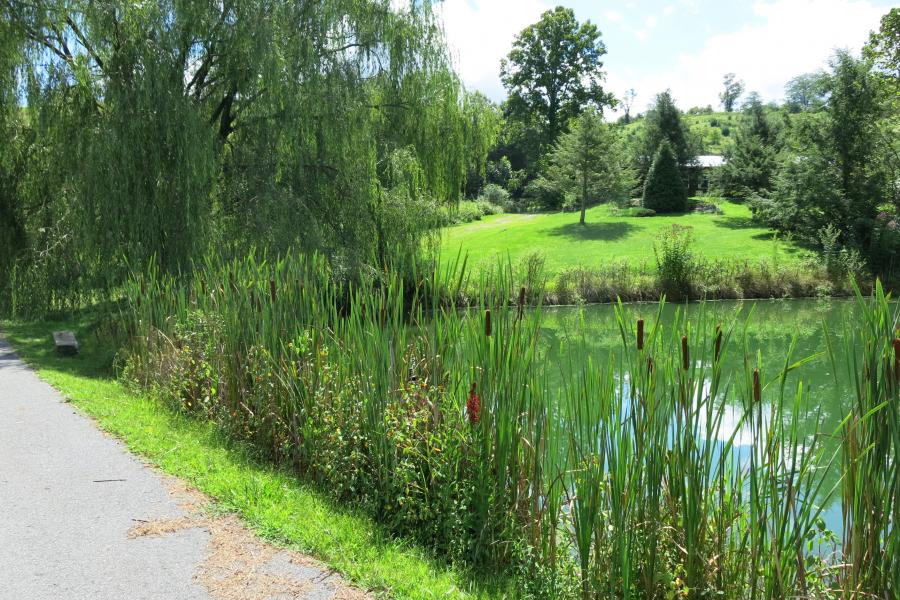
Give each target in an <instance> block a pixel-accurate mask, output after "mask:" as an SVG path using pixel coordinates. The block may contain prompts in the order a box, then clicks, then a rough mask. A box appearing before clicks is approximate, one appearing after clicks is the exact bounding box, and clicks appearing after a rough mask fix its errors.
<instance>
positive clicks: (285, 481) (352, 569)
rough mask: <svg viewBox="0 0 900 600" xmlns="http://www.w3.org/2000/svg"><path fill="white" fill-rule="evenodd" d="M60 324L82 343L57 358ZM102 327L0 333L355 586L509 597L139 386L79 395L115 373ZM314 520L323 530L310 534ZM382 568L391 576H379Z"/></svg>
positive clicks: (88, 317)
mask: <svg viewBox="0 0 900 600" xmlns="http://www.w3.org/2000/svg"><path fill="white" fill-rule="evenodd" d="M60 329H68V330H71V331H73V332H75V334H76V336H77V337H78V341H79V343H80V345H81V351H80V352H79V354H78V355H76V356H74V357H63V356H59V355H57V353H56V350H55V347H54V345H53V340H52V335H51V333H52V332H53V331H55V330H60ZM106 332H107V328H106V326H105V325H104V324H103V320H102V312H101V311H99V310H87V311H82V312H81V313H78V314H75V315H72V316H69V317H66V318H61V319H56V320H47V321H41V322H18V321H16V322H11V321H0V334H2V335H3V336H4V337H5V338H6V339H7V341H8V342H10V344H12V345H13V347H14V349H15V351H16V352H17V353H18V355H19V356H20V357H21V358H22V359H23V360H24V361H25V362H27V363H28V364H29V365H30V366H31V367H32V368H35V369H37V370H40V371H46V373H47V374H48V375H51V376H52V375H54V374H61V375H63V376H66V377H72V378H77V380H78V381H73V382H67V383H66V384H65V385H62V384H61V385H60V388H65V389H61V390H60V391H62V392H63V393H64V395H66V396H68V397H70V398H71V399H72V401H73V403H74V404H75V405H76V406H78V407H79V408H80V409H81V410H83V411H84V412H85V413H87V414H88V415H90V416H91V417H93V418H95V419H96V420H97V421H98V422H99V424H100V426H101V427H102V428H103V429H105V430H107V431H109V432H110V433H112V434H113V435H116V436H118V437H120V438H121V439H123V440H124V441H125V443H126V445H127V446H128V447H129V448H131V450H132V451H134V452H138V453H140V454H142V455H143V456H145V457H147V458H148V459H149V460H150V461H151V462H153V463H155V464H157V465H158V466H159V467H160V468H162V469H163V470H165V471H166V472H168V473H170V474H172V475H174V476H177V477H181V478H183V479H185V480H186V481H188V482H189V483H191V484H192V485H194V486H196V487H197V488H199V489H200V490H201V491H203V492H205V493H207V494H209V495H210V496H212V497H213V498H214V500H215V501H216V502H217V503H218V504H219V506H220V507H221V508H222V509H224V510H228V511H233V512H236V513H238V514H240V515H242V516H243V518H244V519H245V521H246V522H247V523H248V524H249V525H250V526H251V527H252V528H253V529H254V530H255V531H256V532H257V533H258V534H259V535H260V536H261V537H264V538H266V539H268V540H271V541H275V542H277V543H280V544H282V545H285V546H289V547H292V548H294V549H296V550H298V551H300V552H305V553H309V554H312V555H314V556H316V557H317V558H319V559H320V560H322V561H323V562H326V563H329V564H330V565H331V566H332V567H334V568H336V569H337V570H338V571H340V572H343V573H345V574H347V575H350V576H353V575H355V576H356V577H355V579H356V581H357V583H358V584H361V585H362V586H364V587H367V588H368V589H369V590H370V591H373V592H376V594H379V593H391V592H392V591H397V592H401V593H402V592H404V591H406V592H411V594H409V595H415V596H421V593H422V592H423V586H424V587H426V588H427V586H428V585H429V582H430V581H435V582H437V581H440V583H441V587H442V588H448V583H449V582H453V581H455V583H454V584H453V585H452V586H450V587H449V588H448V589H452V588H453V587H456V584H458V585H459V587H458V588H457V589H460V588H461V589H464V590H466V591H468V592H470V593H472V594H473V595H474V596H476V597H479V598H494V597H507V594H508V593H509V590H510V585H511V580H510V579H509V578H508V577H506V576H504V575H502V574H499V573H495V572H483V571H478V570H474V569H465V568H462V567H460V566H458V565H457V566H455V567H451V566H450V565H448V564H447V562H446V560H444V559H443V558H441V557H440V556H436V555H435V553H434V552H432V551H430V550H428V549H427V548H425V547H423V546H420V545H418V544H417V543H415V542H414V541H412V540H409V539H406V538H398V537H397V536H394V535H393V534H391V533H390V532H389V531H388V530H387V529H386V528H385V527H383V526H382V525H381V524H379V523H378V522H377V521H375V520H374V519H373V518H372V517H371V515H370V514H369V513H367V512H366V511H364V510H363V509H362V508H361V507H359V506H353V505H352V504H351V505H350V506H345V505H343V504H342V503H341V502H339V501H337V500H335V499H334V498H333V497H332V496H330V495H328V494H327V493H323V492H322V491H320V490H319V489H317V488H316V486H315V485H313V484H311V483H310V482H309V481H308V480H306V479H304V478H303V477H302V475H300V474H298V473H297V472H296V471H294V470H292V469H289V468H285V467H281V466H277V465H275V464H273V463H272V462H271V461H269V460H268V459H267V457H266V455H265V453H264V452H262V451H261V449H259V448H258V447H256V446H254V445H252V444H251V443H248V442H245V441H240V440H237V439H236V438H234V437H231V436H229V435H228V433H227V432H225V431H224V430H222V429H221V428H220V427H218V426H216V425H215V424H214V423H212V422H209V421H206V420H203V419H200V418H195V417H194V416H192V415H189V414H186V413H183V412H180V411H178V410H175V409H173V408H171V407H170V406H167V405H166V404H165V403H164V402H162V401H153V400H148V397H147V396H144V395H143V394H142V393H140V392H138V394H140V395H139V396H135V395H133V394H131V393H127V392H126V391H125V389H124V388H122V387H121V386H118V387H116V388H115V389H116V390H121V391H117V392H116V394H115V395H114V397H112V396H111V397H106V398H98V397H96V396H92V397H91V398H85V397H84V396H86V395H89V393H88V392H85V391H84V390H93V389H94V388H92V387H91V386H92V385H94V384H98V383H100V382H106V383H108V384H113V382H114V380H115V373H114V371H113V367H112V365H113V361H114V358H115V354H116V353H115V345H114V344H113V343H111V342H109V341H108V340H107V339H105V337H104V335H105V333H106ZM13 358H14V356H13V355H12V354H11V353H3V352H0V359H5V361H10V360H12V359H13ZM0 364H2V363H0ZM69 388H72V389H69ZM103 389H104V390H107V391H108V390H110V389H111V388H108V387H107V388H103ZM73 390H75V391H74V393H73ZM103 395H105V396H109V393H104V394H103ZM304 498H305V499H304ZM313 512H314V513H315V514H316V519H317V520H316V521H315V523H313V524H311V525H307V526H306V528H307V531H304V532H302V533H297V531H298V527H300V528H301V529H303V526H302V525H298V523H303V520H302V519H301V520H300V521H297V519H296V517H292V516H291V515H302V514H305V513H309V514H312V513H313ZM317 526H318V527H319V529H321V531H316V527H317ZM321 540H327V541H324V542H323V541H321ZM401 572H402V573H404V574H405V576H404V575H401V574H400V573H401ZM385 573H393V574H394V576H393V577H392V576H390V575H389V576H387V577H385V575H384V574H385ZM410 588H415V589H410ZM425 591H427V590H425ZM417 592H418V593H417ZM379 597H380V596H379Z"/></svg>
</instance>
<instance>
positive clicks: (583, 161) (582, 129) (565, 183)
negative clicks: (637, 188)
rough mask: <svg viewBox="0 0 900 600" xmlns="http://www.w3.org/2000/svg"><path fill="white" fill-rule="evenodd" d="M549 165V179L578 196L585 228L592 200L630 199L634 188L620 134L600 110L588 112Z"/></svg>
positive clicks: (557, 148)
mask: <svg viewBox="0 0 900 600" xmlns="http://www.w3.org/2000/svg"><path fill="white" fill-rule="evenodd" d="M548 162H549V167H548V169H547V173H546V178H547V179H548V180H549V181H550V182H552V184H554V185H555V187H557V188H558V189H562V190H564V191H567V192H570V193H575V194H577V195H578V198H579V206H580V209H581V216H580V219H579V222H580V223H581V224H582V225H584V223H585V212H586V210H587V206H588V203H589V202H590V200H591V199H592V198H595V199H602V200H607V201H619V200H622V199H624V198H627V195H628V191H629V190H630V188H631V185H632V182H631V178H630V174H629V172H628V170H627V169H626V168H625V167H624V165H623V163H624V160H623V152H622V148H621V143H620V140H619V136H618V132H617V130H616V129H615V128H614V127H613V126H612V125H609V124H607V123H604V122H603V117H602V116H601V115H600V113H599V112H597V111H596V110H592V109H588V110H587V111H585V113H584V114H582V115H581V116H580V117H579V118H578V119H576V120H575V121H574V123H573V125H572V128H571V131H570V132H569V133H564V134H563V135H561V136H560V138H559V142H558V143H557V144H556V146H555V147H554V149H553V152H552V153H551V154H550V156H549V159H548Z"/></svg>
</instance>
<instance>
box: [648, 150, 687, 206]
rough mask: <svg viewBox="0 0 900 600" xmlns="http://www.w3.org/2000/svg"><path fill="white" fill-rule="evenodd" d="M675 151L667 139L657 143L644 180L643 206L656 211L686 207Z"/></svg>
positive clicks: (684, 191)
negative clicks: (657, 145) (657, 147)
mask: <svg viewBox="0 0 900 600" xmlns="http://www.w3.org/2000/svg"><path fill="white" fill-rule="evenodd" d="M677 160H678V159H677V158H676V157H675V152H674V151H673V150H672V146H671V145H670V144H669V142H668V141H667V140H663V141H662V142H661V143H660V144H659V149H658V150H657V151H656V157H655V158H654V159H653V164H652V165H651V166H650V172H649V173H647V178H646V180H645V181H644V196H643V199H642V201H641V203H642V205H643V206H644V208H650V209H652V210H655V211H656V212H658V213H672V212H682V211H684V210H685V209H686V208H687V189H686V188H685V185H684V182H683V181H682V179H681V174H680V173H679V172H678V162H677Z"/></svg>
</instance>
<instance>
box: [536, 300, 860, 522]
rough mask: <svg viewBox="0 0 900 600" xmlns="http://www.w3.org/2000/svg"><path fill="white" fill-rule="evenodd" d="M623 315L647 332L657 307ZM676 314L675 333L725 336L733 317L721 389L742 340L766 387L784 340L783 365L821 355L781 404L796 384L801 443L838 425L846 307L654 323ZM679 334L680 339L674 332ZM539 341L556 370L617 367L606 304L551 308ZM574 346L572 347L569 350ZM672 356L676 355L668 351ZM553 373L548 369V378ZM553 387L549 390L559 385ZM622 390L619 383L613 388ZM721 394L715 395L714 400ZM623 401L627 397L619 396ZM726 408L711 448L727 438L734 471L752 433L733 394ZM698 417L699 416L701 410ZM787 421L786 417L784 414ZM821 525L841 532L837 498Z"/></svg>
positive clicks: (845, 386)
mask: <svg viewBox="0 0 900 600" xmlns="http://www.w3.org/2000/svg"><path fill="white" fill-rule="evenodd" d="M626 308H627V311H628V313H629V316H630V318H631V319H632V320H633V321H636V320H637V319H638V318H643V319H644V320H645V321H646V324H647V330H648V332H649V330H650V329H651V328H652V323H653V322H654V321H655V320H656V316H657V311H658V307H657V305H656V304H635V305H630V306H628V307H626ZM676 311H682V312H683V313H684V314H683V315H682V321H681V323H682V327H684V325H683V324H684V317H687V318H688V319H690V320H695V319H698V318H700V312H701V311H705V314H704V315H703V319H704V322H705V323H706V324H707V325H708V326H710V327H712V326H714V325H715V324H716V323H722V324H723V327H724V328H726V329H727V327H728V324H730V323H731V322H732V321H733V320H734V318H735V316H738V318H739V326H737V327H735V330H734V332H733V334H732V338H731V341H730V344H729V347H728V349H727V352H726V353H725V354H724V356H723V370H722V372H723V385H722V387H721V390H724V389H725V388H726V386H725V383H724V382H725V381H728V380H729V378H730V377H733V378H735V379H738V380H739V379H740V378H741V377H743V374H744V350H743V341H742V340H745V341H746V349H747V355H748V357H749V358H750V360H751V361H752V364H754V365H755V364H756V361H757V356H759V361H760V363H759V366H760V371H761V373H762V376H763V382H764V383H766V382H770V381H772V380H774V379H775V378H777V377H778V375H779V373H780V372H781V370H782V369H783V367H784V366H785V360H786V356H787V353H788V350H789V348H790V344H791V342H792V340H795V349H794V353H793V355H792V356H791V361H790V362H791V363H795V362H797V361H799V360H801V359H803V358H806V357H808V356H813V355H816V354H822V356H820V357H819V358H816V359H815V360H813V361H811V362H809V363H806V364H804V365H803V366H801V367H800V368H798V369H797V370H796V371H795V372H793V373H791V374H790V375H789V378H788V384H787V386H786V392H785V393H786V402H787V403H788V404H790V402H791V401H792V398H793V393H794V391H795V390H796V386H797V384H798V383H800V382H801V381H802V382H803V390H804V396H805V397H806V398H807V406H805V408H806V412H805V413H804V414H802V415H801V417H800V432H801V434H802V435H803V436H805V438H806V439H807V440H811V438H812V436H813V435H814V434H815V433H816V432H817V431H818V432H822V433H825V434H831V433H832V432H833V431H834V430H835V428H836V427H837V425H838V424H839V422H840V420H841V419H842V418H843V416H844V415H845V414H846V410H847V407H848V406H849V400H850V398H851V393H852V390H851V388H850V383H849V379H848V377H847V375H846V373H845V372H844V368H843V360H844V357H843V356H841V347H842V340H841V334H842V331H843V326H844V323H845V321H846V320H847V319H849V318H851V317H852V316H853V313H854V312H855V301H853V300H827V301H826V300H769V301H746V302H710V303H707V304H706V305H705V306H703V307H702V308H701V307H700V306H699V305H696V304H694V305H687V306H684V305H682V306H675V305H669V306H667V307H665V309H664V311H663V313H662V320H661V324H662V325H663V326H664V327H666V328H669V327H671V326H672V323H674V322H675V321H676ZM744 322H746V323H747V326H746V338H744V337H743V331H744ZM823 326H827V327H828V329H829V332H830V334H831V336H832V339H833V341H834V347H833V348H834V350H835V351H836V353H837V356H836V358H837V360H838V363H837V364H838V372H837V377H835V374H834V369H833V367H832V363H831V359H830V358H829V357H828V356H827V346H826V343H825V337H824V332H823ZM679 333H683V332H679ZM543 334H544V340H545V342H544V343H545V344H546V346H545V348H544V350H545V351H546V356H547V357H548V359H549V360H550V361H551V362H557V363H558V364H559V366H560V369H557V372H560V371H561V370H562V369H566V370H568V368H571V367H573V366H574V367H576V368H577V365H578V364H579V363H580V362H583V361H585V360H587V359H588V358H590V360H591V361H592V362H593V363H594V364H595V365H603V364H606V361H608V360H609V359H610V355H613V358H614V360H615V361H616V362H617V363H618V364H621V361H620V360H619V356H618V355H619V354H620V353H621V345H622V338H621V333H620V331H619V327H618V324H617V323H616V319H615V312H614V308H613V307H612V306H609V305H599V306H589V307H583V308H552V309H545V326H544V331H543ZM571 342H575V343H571ZM673 351H678V349H673ZM553 370H554V369H551V372H552V371H553ZM559 377H560V380H559V381H556V382H553V383H560V382H561V378H562V376H561V375H560V376H559ZM776 387H777V386H776V385H773V386H771V388H770V389H767V390H766V391H764V393H763V399H764V407H763V411H762V412H763V414H764V415H766V416H765V417H764V423H766V424H768V419H769V417H768V415H770V414H771V404H770V403H768V402H766V400H767V399H769V400H771V398H774V396H773V395H772V394H775V393H777V390H775V389H774V388H776ZM620 389H623V391H626V390H627V382H625V385H624V386H623V387H622V388H620ZM708 391H709V382H706V383H705V384H704V390H703V392H704V395H707V392H708ZM720 395H721V394H720ZM626 396H627V394H626ZM728 398H729V400H728V402H727V403H726V404H725V406H723V407H722V411H721V426H720V428H719V431H718V432H717V434H716V435H715V437H716V439H715V440H710V441H713V442H714V443H715V444H716V446H717V448H718V451H719V452H721V449H722V448H723V447H724V446H725V444H726V443H727V442H728V441H729V440H730V439H731V438H732V435H734V438H733V450H732V452H733V459H734V460H736V461H739V462H740V463H742V464H746V463H747V461H749V458H750V454H751V452H752V445H753V442H754V437H755V432H754V431H753V430H752V429H751V427H749V426H748V425H747V424H746V423H744V424H742V423H741V420H742V416H743V414H744V413H743V408H742V407H741V406H738V405H735V404H734V403H733V402H735V394H733V393H730V394H728ZM701 412H703V411H701ZM784 416H785V418H790V416H791V415H784ZM700 426H701V431H705V430H706V416H705V414H704V415H702V416H701V420H700ZM828 444H830V447H829V446H828V445H827V444H826V447H825V454H824V456H825V459H826V461H827V459H828V458H830V457H831V455H832V454H833V453H834V452H835V451H836V450H837V449H838V446H837V441H836V440H832V441H830V442H828ZM839 469H840V465H839V461H838V463H836V464H835V465H834V467H833V468H832V470H831V472H829V473H828V474H826V476H825V482H824V485H823V488H822V489H823V490H824V491H826V492H827V491H830V490H832V489H833V488H834V486H835V485H836V484H837V482H838V475H839ZM822 517H823V519H824V520H825V523H826V526H827V527H828V528H829V529H831V530H832V531H836V532H839V531H840V529H841V522H842V516H841V507H840V499H839V496H838V495H837V494H835V496H834V497H832V498H831V500H830V502H829V503H828V506H827V507H826V509H825V510H824V511H823V513H822Z"/></svg>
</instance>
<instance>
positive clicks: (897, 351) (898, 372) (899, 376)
mask: <svg viewBox="0 0 900 600" xmlns="http://www.w3.org/2000/svg"><path fill="white" fill-rule="evenodd" d="M894 379H895V380H896V381H897V383H900V338H894Z"/></svg>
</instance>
